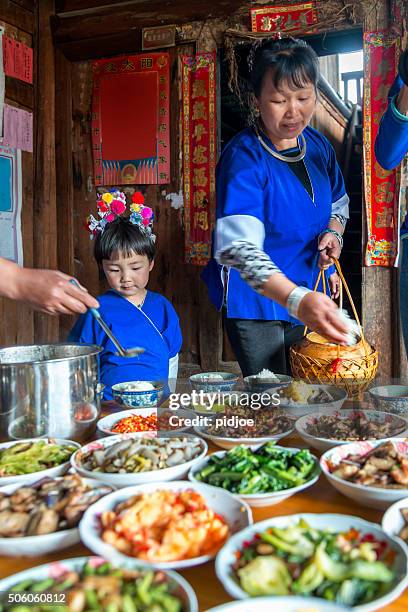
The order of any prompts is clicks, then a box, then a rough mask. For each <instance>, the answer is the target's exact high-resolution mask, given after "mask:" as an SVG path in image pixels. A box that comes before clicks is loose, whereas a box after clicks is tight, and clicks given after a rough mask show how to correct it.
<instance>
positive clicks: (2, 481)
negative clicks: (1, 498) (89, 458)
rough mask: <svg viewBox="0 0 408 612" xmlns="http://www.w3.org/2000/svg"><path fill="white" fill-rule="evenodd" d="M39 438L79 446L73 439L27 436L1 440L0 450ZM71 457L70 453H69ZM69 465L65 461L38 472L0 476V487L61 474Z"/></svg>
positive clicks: (35, 440)
mask: <svg viewBox="0 0 408 612" xmlns="http://www.w3.org/2000/svg"><path fill="white" fill-rule="evenodd" d="M40 440H45V441H52V442H55V443H56V444H65V445H67V446H68V445H69V446H74V447H75V448H80V446H81V445H80V444H78V442H74V441H73V440H64V439H63V438H27V439H25V440H18V441H17V440H13V442H3V443H2V444H0V451H1V450H3V449H4V448H9V447H10V446H14V445H15V444H21V443H24V442H38V441H40ZM71 457H72V455H71ZM69 466H70V462H69V460H68V461H65V463H61V464H60V465H57V466H56V467H52V468H48V469H47V470H40V471H39V472H31V473H30V474H20V475H17V476H0V487H4V486H5V485H8V484H14V483H17V484H19V485H23V484H27V483H29V482H34V481H35V480H40V478H45V477H49V478H54V477H55V476H62V475H63V474H65V472H67V471H68V469H69Z"/></svg>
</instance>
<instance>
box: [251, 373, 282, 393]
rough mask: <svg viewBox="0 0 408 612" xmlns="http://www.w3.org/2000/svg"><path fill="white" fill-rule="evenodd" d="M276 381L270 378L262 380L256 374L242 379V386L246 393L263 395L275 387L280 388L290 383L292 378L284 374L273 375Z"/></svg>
mask: <svg viewBox="0 0 408 612" xmlns="http://www.w3.org/2000/svg"><path fill="white" fill-rule="evenodd" d="M275 377H276V380H275V379H273V380H272V379H271V378H263V377H261V376H259V375H257V374H252V375H251V376H245V377H244V386H245V389H247V391H252V392H255V393H263V392H266V391H268V390H269V389H274V388H275V387H282V386H283V385H288V384H289V383H291V382H292V380H293V378H292V376H287V375H286V374H275Z"/></svg>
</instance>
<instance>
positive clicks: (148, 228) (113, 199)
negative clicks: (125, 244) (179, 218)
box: [86, 189, 156, 242]
mask: <svg viewBox="0 0 408 612" xmlns="http://www.w3.org/2000/svg"><path fill="white" fill-rule="evenodd" d="M144 201H145V199H144V195H143V193H141V192H140V191H136V192H135V193H134V194H133V195H132V203H131V205H130V215H129V217H128V219H129V221H130V222H131V223H132V224H133V225H138V226H139V228H140V230H142V231H143V232H144V233H145V234H147V235H148V236H149V237H150V238H151V240H153V242H154V241H155V240H156V236H155V235H154V234H153V233H152V228H153V218H154V215H153V211H152V209H151V208H149V206H144ZM96 204H97V206H98V216H99V219H96V218H95V217H94V216H93V215H89V217H87V219H86V229H87V230H88V231H89V232H90V234H91V240H92V239H93V238H94V237H95V236H97V235H98V233H102V232H103V231H104V229H105V227H106V225H107V224H108V223H111V222H112V221H115V219H118V218H119V217H122V216H123V213H125V212H126V196H125V194H124V193H123V192H122V191H119V189H110V190H109V191H105V193H98V199H97V202H96Z"/></svg>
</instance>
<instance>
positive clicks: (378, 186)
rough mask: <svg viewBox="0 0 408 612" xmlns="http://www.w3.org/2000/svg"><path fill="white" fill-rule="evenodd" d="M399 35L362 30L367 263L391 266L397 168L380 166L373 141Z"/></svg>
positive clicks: (396, 214)
mask: <svg viewBox="0 0 408 612" xmlns="http://www.w3.org/2000/svg"><path fill="white" fill-rule="evenodd" d="M398 53H399V38H396V37H395V36H394V35H392V34H390V33H389V32H368V33H365V34H364V104H363V108H364V110H363V112H364V129H363V143H364V147H363V151H364V196H365V206H366V214H367V245H366V253H365V264H366V265H367V266H386V267H390V266H394V265H395V263H396V261H397V257H398V245H399V171H398V170H384V169H383V168H381V166H380V165H379V163H378V162H377V160H376V158H375V153H374V144H375V138H376V136H377V132H378V127H379V124H380V120H381V117H382V115H383V113H384V111H385V109H386V107H387V103H388V98H387V95H388V91H389V89H390V87H391V85H392V83H393V81H394V78H395V74H396V72H397V65H398Z"/></svg>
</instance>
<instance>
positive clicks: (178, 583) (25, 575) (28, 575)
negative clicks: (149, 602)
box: [0, 557, 198, 612]
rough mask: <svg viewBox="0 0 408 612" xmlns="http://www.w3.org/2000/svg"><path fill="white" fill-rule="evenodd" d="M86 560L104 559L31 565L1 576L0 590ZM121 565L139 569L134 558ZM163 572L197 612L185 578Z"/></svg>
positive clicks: (72, 567)
mask: <svg viewBox="0 0 408 612" xmlns="http://www.w3.org/2000/svg"><path fill="white" fill-rule="evenodd" d="M87 562H91V563H92V564H93V565H95V566H98V565H100V564H101V563H103V562H104V560H103V559H100V558H99V557H76V558H74V559H64V560H63V561H55V562H53V563H46V564H45V565H39V566H37V567H32V568H30V569H27V570H24V571H22V572H18V573H17V574H13V575H11V576H8V577H7V578H3V580H1V581H0V592H2V593H5V592H6V591H10V590H11V589H12V588H13V586H15V585H16V584H18V583H19V582H23V581H24V580H45V579H47V578H57V577H58V576H60V575H61V574H62V573H64V572H66V571H71V570H73V571H78V570H80V569H81V568H82V566H83V565H84V564H85V563H87ZM121 567H122V568H123V567H126V568H129V569H141V566H140V563H138V562H137V560H136V559H124V560H123V561H122V562H121ZM165 574H166V577H167V579H168V580H169V582H170V583H171V584H172V585H174V589H175V592H176V593H177V595H178V596H179V597H180V599H181V600H182V601H183V604H184V606H185V612H198V602H197V597H196V595H195V593H194V591H193V589H192V588H191V586H190V585H189V583H188V582H187V580H185V579H184V578H183V577H182V576H180V574H177V573H176V572H167V571H166V572H165ZM183 612H184V608H183Z"/></svg>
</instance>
